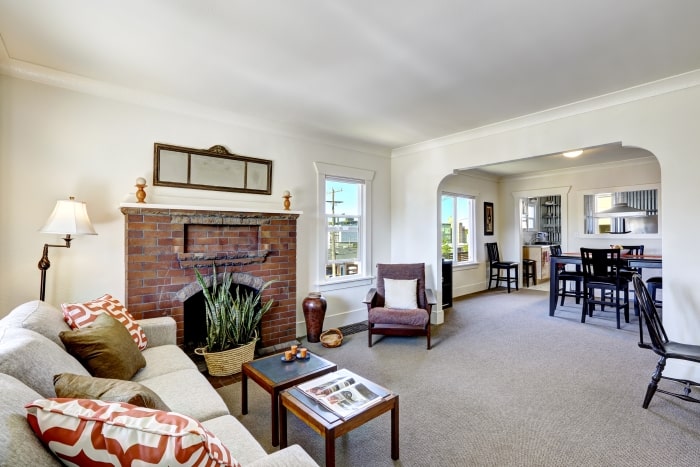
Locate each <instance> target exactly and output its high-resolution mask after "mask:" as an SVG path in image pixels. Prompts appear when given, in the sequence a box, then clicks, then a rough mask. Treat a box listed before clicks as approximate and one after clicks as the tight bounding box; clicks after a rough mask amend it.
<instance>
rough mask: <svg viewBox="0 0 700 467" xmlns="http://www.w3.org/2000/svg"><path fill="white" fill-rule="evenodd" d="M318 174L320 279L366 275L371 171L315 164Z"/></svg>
mask: <svg viewBox="0 0 700 467" xmlns="http://www.w3.org/2000/svg"><path fill="white" fill-rule="evenodd" d="M316 168H317V171H318V174H319V194H320V195H319V208H320V213H319V214H320V219H321V224H322V230H321V235H320V240H321V241H320V242H319V243H320V245H319V247H320V259H321V261H320V264H319V268H320V271H319V272H320V273H319V277H320V282H321V283H332V282H342V281H345V280H352V279H359V278H364V277H366V276H368V275H369V273H368V264H370V262H369V257H368V252H369V251H370V245H369V238H370V236H369V206H370V202H369V200H370V196H371V180H372V178H373V176H374V172H372V171H368V170H363V169H353V168H348V167H340V166H334V165H331V164H323V163H320V162H317V163H316Z"/></svg>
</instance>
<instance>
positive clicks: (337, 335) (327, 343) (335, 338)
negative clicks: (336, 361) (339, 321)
mask: <svg viewBox="0 0 700 467" xmlns="http://www.w3.org/2000/svg"><path fill="white" fill-rule="evenodd" d="M342 343H343V333H342V332H340V329H336V328H333V329H329V330H328V331H325V332H323V333H321V345H323V346H324V347H331V348H332V347H340V346H341V344H342Z"/></svg>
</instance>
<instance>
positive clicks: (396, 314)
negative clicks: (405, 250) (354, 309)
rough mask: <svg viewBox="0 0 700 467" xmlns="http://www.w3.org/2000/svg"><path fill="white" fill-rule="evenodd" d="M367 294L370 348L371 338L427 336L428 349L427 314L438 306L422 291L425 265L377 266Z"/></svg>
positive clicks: (430, 295) (430, 291) (431, 297)
mask: <svg viewBox="0 0 700 467" xmlns="http://www.w3.org/2000/svg"><path fill="white" fill-rule="evenodd" d="M376 285H377V286H376V288H372V289H370V290H369V292H368V293H367V296H366V297H365V299H364V300H363V303H365V304H367V313H368V319H367V322H368V329H367V337H368V344H369V347H372V335H374V334H382V335H391V336H426V337H427V340H428V344H427V348H428V350H430V312H431V309H432V306H433V305H435V304H437V301H436V300H435V295H434V294H433V291H432V290H431V289H426V288H425V264H424V263H411V264H377V284H376Z"/></svg>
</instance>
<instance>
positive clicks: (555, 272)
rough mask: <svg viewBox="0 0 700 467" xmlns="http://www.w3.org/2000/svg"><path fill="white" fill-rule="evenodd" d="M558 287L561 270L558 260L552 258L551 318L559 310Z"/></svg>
mask: <svg viewBox="0 0 700 467" xmlns="http://www.w3.org/2000/svg"><path fill="white" fill-rule="evenodd" d="M558 285H559V268H557V260H556V259H554V258H551V259H550V262H549V316H554V310H555V309H556V308H557V287H558Z"/></svg>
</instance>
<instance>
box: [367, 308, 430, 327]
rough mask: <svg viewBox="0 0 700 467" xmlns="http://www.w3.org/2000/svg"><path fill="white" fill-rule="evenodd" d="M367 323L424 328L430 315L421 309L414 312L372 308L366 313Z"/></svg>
mask: <svg viewBox="0 0 700 467" xmlns="http://www.w3.org/2000/svg"><path fill="white" fill-rule="evenodd" d="M368 321H369V322H370V323H372V324H402V325H406V326H423V327H425V326H426V325H427V324H428V321H430V315H428V313H427V312H426V311H425V310H424V309H422V308H416V309H415V310H397V309H394V308H372V309H371V310H370V311H369V313H368Z"/></svg>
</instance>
